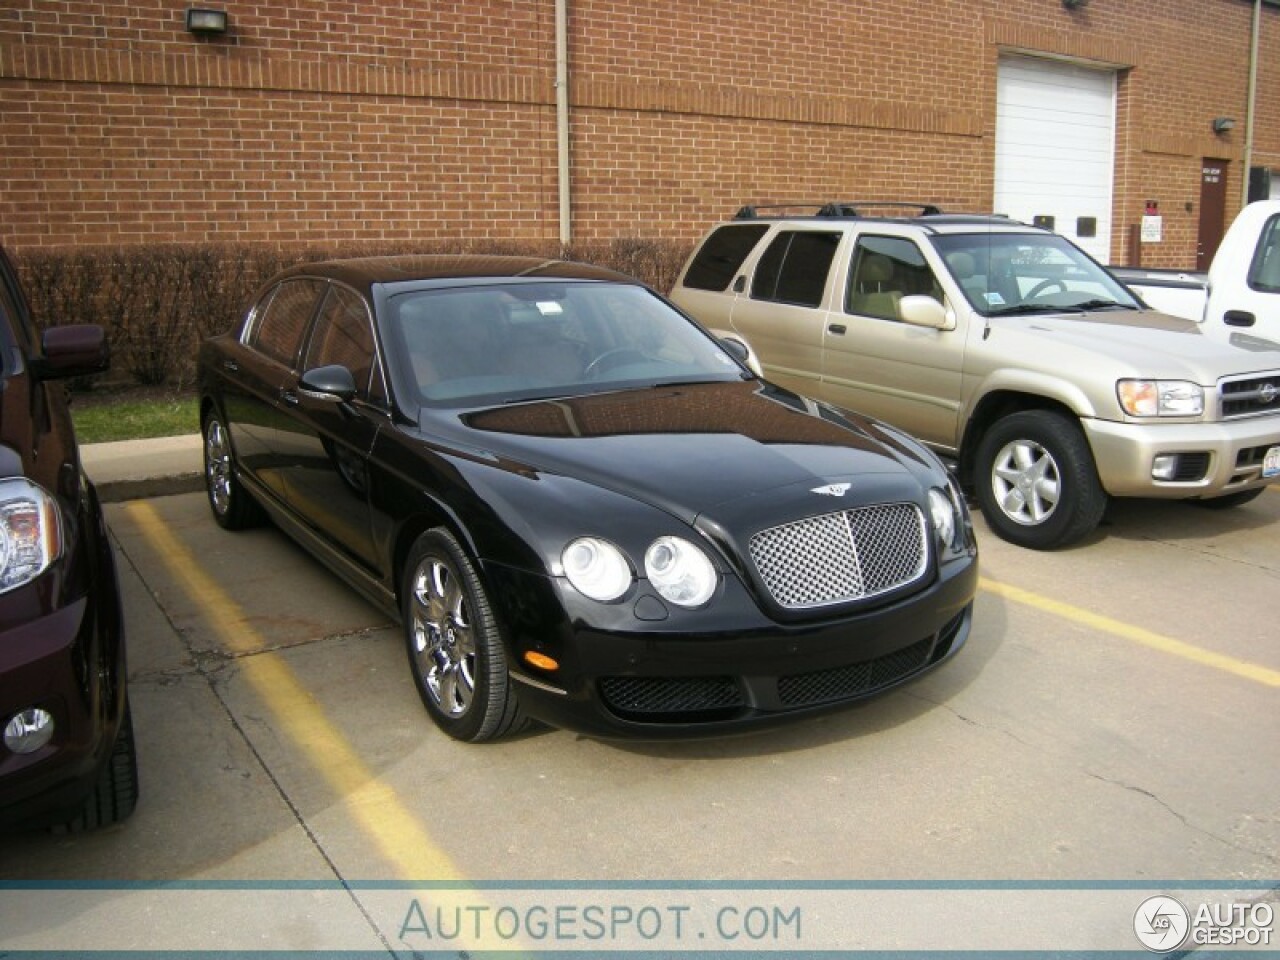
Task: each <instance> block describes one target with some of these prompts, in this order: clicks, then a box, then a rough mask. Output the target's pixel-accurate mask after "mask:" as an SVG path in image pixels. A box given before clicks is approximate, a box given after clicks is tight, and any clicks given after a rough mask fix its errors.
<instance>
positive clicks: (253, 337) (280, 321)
mask: <svg viewBox="0 0 1280 960" xmlns="http://www.w3.org/2000/svg"><path fill="white" fill-rule="evenodd" d="M324 289H325V284H324V283H323V282H322V281H319V280H306V279H300V280H286V281H284V283H282V284H280V285H279V286H278V287H276V289H275V291H274V292H273V293H270V294H268V298H267V300H266V301H265V302H264V304H263V305H262V306H259V308H258V312H257V316H256V317H255V321H254V324H253V328H252V329H251V330H250V331H249V340H248V343H249V346H251V347H253V348H255V349H256V350H257V351H258V352H259V353H261V354H263V355H264V356H266V357H269V358H271V359H272V360H275V361H276V362H277V363H281V364H284V366H286V367H292V366H293V365H294V362H295V361H296V360H297V359H298V349H299V348H300V347H301V346H302V335H303V333H304V332H305V331H306V329H307V323H308V322H309V321H310V320H311V315H312V314H313V313H315V311H316V304H317V302H318V301H319V299H320V297H321V295H322V294H323V293H324Z"/></svg>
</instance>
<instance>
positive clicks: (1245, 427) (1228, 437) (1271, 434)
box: [1083, 416, 1280, 499]
mask: <svg viewBox="0 0 1280 960" xmlns="http://www.w3.org/2000/svg"><path fill="white" fill-rule="evenodd" d="M1083 424H1084V430H1085V435H1086V436H1087V437H1088V439H1089V446H1090V447H1091V448H1092V449H1093V458H1094V462H1095V463H1096V464H1097V467H1098V478H1099V479H1100V480H1101V481H1102V487H1103V489H1104V490H1106V491H1107V493H1109V494H1111V495H1112V496H1116V497H1162V498H1167V499H1188V498H1192V497H1205V498H1210V497H1217V496H1222V495H1224V494H1229V493H1236V492H1237V491H1241V490H1249V489H1251V488H1254V487H1260V486H1265V485H1266V484H1268V483H1272V482H1274V481H1275V480H1278V479H1280V477H1272V478H1264V477H1263V476H1262V460H1263V457H1264V456H1265V455H1266V452H1267V450H1269V449H1270V448H1272V447H1274V446H1278V445H1280V417H1277V416H1266V417H1256V418H1253V419H1242V420H1236V421H1229V422H1221V423H1118V422H1115V421H1112V420H1089V419H1086V420H1084V421H1083ZM1168 454H1177V455H1179V460H1180V462H1181V463H1183V464H1185V468H1184V474H1183V476H1181V477H1179V478H1178V479H1174V480H1156V479H1154V478H1153V477H1152V466H1153V464H1154V462H1155V459H1156V457H1158V456H1163V455H1168Z"/></svg>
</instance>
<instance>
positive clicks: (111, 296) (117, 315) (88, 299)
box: [13, 238, 691, 389]
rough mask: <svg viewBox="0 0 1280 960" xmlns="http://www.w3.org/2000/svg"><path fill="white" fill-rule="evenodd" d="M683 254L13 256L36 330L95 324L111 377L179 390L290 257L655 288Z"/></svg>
mask: <svg viewBox="0 0 1280 960" xmlns="http://www.w3.org/2000/svg"><path fill="white" fill-rule="evenodd" d="M690 250H691V246H690V244H687V243H680V242H676V241H668V240H643V239H629V238H628V239H617V240H611V241H604V242H593V243H585V244H575V245H572V246H570V247H567V248H564V249H560V248H559V247H558V245H557V244H554V243H538V242H528V243H507V244H499V243H491V244H470V245H463V246H453V247H446V246H444V245H442V244H435V245H414V244H408V243H400V244H379V245H370V244H365V245H353V246H349V247H330V248H322V247H304V248H297V249H281V248H274V247H265V246H259V245H255V244H247V243H246V244H196V245H162V246H158V245H146V246H128V247H80V248H76V249H72V250H56V249H54V250H43V249H38V248H37V249H31V250H27V251H23V252H20V253H17V254H16V255H14V257H13V259H14V261H15V263H16V266H17V269H18V272H19V274H20V276H21V279H22V282H23V284H24V286H25V287H26V291H27V295H28V296H29V297H30V299H31V305H32V311H33V313H34V314H35V318H36V322H37V323H39V324H41V325H42V326H55V325H58V324H65V323H96V324H100V325H101V326H102V327H103V328H104V329H105V330H106V332H107V336H108V338H109V340H110V342H111V351H112V373H111V374H109V375H108V376H110V377H111V379H112V380H113V381H116V382H120V383H127V382H129V381H133V382H136V383H138V384H142V385H146V386H159V385H167V386H171V387H174V388H176V389H184V388H186V387H189V386H190V385H191V384H192V382H193V381H194V377H195V359H196V351H197V348H198V346H199V343H200V341H201V340H202V339H204V338H205V337H207V336H210V335H212V334H215V333H221V332H222V331H224V330H227V329H229V328H230V327H231V326H232V324H234V323H235V322H236V320H237V319H238V318H239V316H240V315H241V313H242V312H243V311H244V309H245V308H246V307H247V306H248V304H249V302H250V300H251V298H252V297H253V295H254V293H255V292H256V291H257V290H258V288H259V287H260V286H261V285H262V284H263V283H265V282H266V281H267V279H269V278H270V277H271V276H272V275H273V274H274V273H276V272H277V271H279V270H282V269H283V268H285V267H287V266H290V265H292V264H295V263H302V262H306V261H314V260H325V259H329V258H333V257H350V256H379V255H384V254H402V253H481V254H510V255H524V256H539V257H557V256H558V257H561V258H563V259H566V260H575V261H579V262H583V263H594V264H598V265H600V266H603V267H609V268H611V269H613V270H617V271H619V272H621V273H626V274H629V275H630V276H634V277H636V278H638V279H640V280H642V281H644V282H645V283H647V284H649V285H650V286H651V287H653V288H654V289H656V290H658V291H660V292H663V293H665V292H666V291H667V290H669V289H671V286H672V284H673V283H674V282H675V278H676V275H677V274H678V273H679V271H680V268H681V267H682V266H683V265H684V261H685V259H686V258H687V257H688V255H689V252H690Z"/></svg>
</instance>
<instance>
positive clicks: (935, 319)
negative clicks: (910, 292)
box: [898, 295, 956, 330]
mask: <svg viewBox="0 0 1280 960" xmlns="http://www.w3.org/2000/svg"><path fill="white" fill-rule="evenodd" d="M898 313H899V314H900V315H901V316H902V319H903V320H905V321H906V322H907V323H909V324H912V325H913V326H917V327H932V328H933V329H935V330H954V329H955V328H956V322H955V318H954V317H951V316H949V315H948V314H947V308H946V307H944V306H943V305H942V304H940V303H939V302H938V301H937V300H935V299H933V297H926V296H921V295H916V296H910V297H903V298H902V299H901V300H900V301H898Z"/></svg>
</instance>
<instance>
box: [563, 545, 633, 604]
mask: <svg viewBox="0 0 1280 960" xmlns="http://www.w3.org/2000/svg"><path fill="white" fill-rule="evenodd" d="M560 562H561V563H562V564H563V565H564V575H565V576H566V577H568V578H569V582H570V583H571V584H573V585H574V587H575V588H576V589H577V590H578V591H579V592H580V593H582V594H584V595H585V596H588V597H590V598H591V599H592V600H599V601H600V602H601V603H608V602H609V601H610V600H617V599H618V598H619V597H620V596H622V595H623V594H624V593H626V592H627V589H628V588H629V587H630V586H631V564H629V563H627V558H626V557H624V556H623V555H622V551H621V550H619V549H618V548H617V547H615V546H614V545H613V544H612V543H609V542H608V541H607V540H601V539H599V538H597V537H579V538H578V539H577V540H574V541H573V542H571V543H570V544H569V545H568V546H567V547H565V548H564V552H563V553H562V554H561V555H560Z"/></svg>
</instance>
